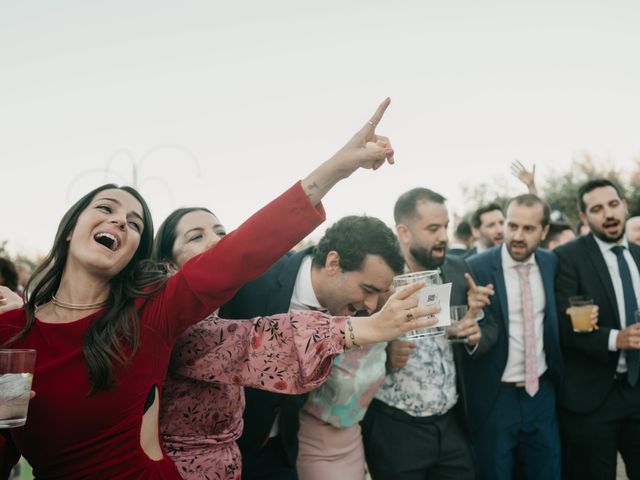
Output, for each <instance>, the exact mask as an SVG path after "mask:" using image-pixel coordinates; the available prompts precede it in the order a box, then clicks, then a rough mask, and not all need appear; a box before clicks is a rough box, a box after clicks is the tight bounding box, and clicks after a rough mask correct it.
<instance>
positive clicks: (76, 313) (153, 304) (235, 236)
mask: <svg viewBox="0 0 640 480" xmlns="http://www.w3.org/2000/svg"><path fill="white" fill-rule="evenodd" d="M388 103H389V101H388V100H386V101H385V102H383V104H382V105H381V106H380V107H379V108H378V110H377V111H376V113H375V114H374V116H373V117H372V118H371V120H370V122H368V123H367V124H366V125H365V126H364V127H363V128H362V129H361V130H360V131H359V132H358V133H356V134H355V135H354V137H353V138H352V139H351V140H350V141H349V142H348V143H347V144H346V145H345V146H344V147H343V148H342V149H340V150H339V151H338V152H337V153H336V154H335V155H334V156H333V157H331V158H330V159H329V160H327V161H326V162H324V163H323V164H322V165H321V166H320V167H318V168H317V169H316V170H314V172H312V173H311V174H310V175H309V176H308V177H307V178H305V180H303V181H302V182H298V183H296V184H295V185H294V186H293V187H291V188H290V189H289V190H288V191H286V192H285V193H284V194H283V195H281V196H280V197H278V198H277V199H276V200H274V201H273V202H271V203H270V204H269V205H267V206H266V207H264V208H263V209H262V210H260V211H259V212H257V213H256V214H254V215H253V216H252V217H251V218H250V219H249V220H247V221H246V222H245V223H244V224H242V225H241V226H240V227H239V228H238V229H237V230H236V231H234V232H232V233H230V234H229V235H227V236H226V237H225V238H224V239H223V240H221V241H220V242H219V244H218V245H217V246H216V248H212V249H209V250H207V251H206V252H204V253H203V254H202V255H199V256H198V257H197V258H194V259H192V260H191V261H189V262H187V263H186V264H185V265H184V266H183V268H182V269H180V271H179V272H177V273H176V274H174V275H172V276H171V277H169V278H167V277H166V276H165V275H164V273H163V272H164V269H160V268H158V267H157V266H156V265H155V264H153V263H151V262H150V261H149V260H148V259H149V257H150V255H151V249H152V241H153V225H152V221H151V216H150V213H149V210H148V208H147V205H146V203H145V201H144V199H143V198H142V197H141V196H140V195H139V194H138V193H137V192H136V191H135V190H134V189H132V188H130V187H116V186H115V185H104V186H102V187H99V188H97V189H95V190H93V191H92V192H89V193H88V194H87V195H85V196H84V197H83V198H81V199H80V200H79V201H78V202H76V203H75V204H74V205H73V206H72V207H71V208H70V209H69V210H68V212H67V213H66V214H65V215H64V217H63V218H62V221H61V222H60V225H59V227H58V231H57V233H56V237H55V240H54V244H53V247H52V250H51V252H50V253H49V254H48V256H47V257H46V258H45V259H44V261H43V263H42V264H41V265H40V267H39V268H38V271H37V272H35V275H34V277H35V278H38V281H37V283H36V284H35V286H33V288H30V292H31V295H30V297H29V300H28V302H27V304H26V305H25V306H24V307H23V308H20V309H17V310H13V311H10V312H7V313H4V314H2V315H0V345H2V346H3V347H11V348H34V349H36V350H37V351H38V357H37V361H36V366H35V373H34V380H33V389H34V390H35V391H36V393H37V395H36V396H35V398H34V399H33V400H32V401H31V403H30V406H29V418H28V420H27V423H26V425H25V426H24V427H20V428H16V429H13V430H12V431H11V437H12V440H13V442H14V443H15V445H16V446H17V449H18V450H19V452H20V453H21V454H22V455H24V456H25V458H26V459H27V461H28V462H29V463H30V464H31V466H32V467H33V472H34V476H35V477H36V478H40V477H42V478H50V479H66V480H70V479H79V478H92V479H121V478H136V479H161V478H162V479H179V478H180V475H179V473H178V471H177V469H176V467H175V465H174V464H173V462H172V461H171V460H170V459H169V457H167V456H166V455H165V454H164V451H163V450H162V448H161V446H160V439H159V433H158V412H159V400H158V394H159V390H161V388H162V382H163V380H164V377H165V374H166V371H167V365H168V362H169V356H170V353H171V347H172V345H173V343H174V341H175V339H176V338H177V337H178V336H179V335H180V334H181V333H182V332H183V331H184V330H185V329H186V328H188V327H189V326H190V325H192V324H193V323H195V322H197V321H198V320H200V319H202V318H205V317H206V316H207V315H208V314H210V313H211V312H213V311H214V310H215V309H216V308H217V307H218V306H219V305H221V304H222V303H224V302H225V301H227V300H228V299H229V298H230V297H231V296H232V295H233V294H234V293H235V291H236V290H237V289H238V288H239V287H240V286H241V285H243V284H244V283H245V282H247V281H249V280H251V279H253V278H255V277H257V276H258V275H260V274H261V273H262V272H264V271H265V270H266V269H267V268H268V267H269V265H270V264H271V263H273V262H274V261H275V260H276V259H277V258H279V257H280V256H282V255H283V254H284V253H285V252H286V251H288V250H289V249H290V248H291V247H292V246H293V245H295V244H296V243H297V242H298V241H300V240H301V239H302V238H304V236H306V234H308V233H309V232H310V231H311V230H313V229H314V228H315V227H316V226H317V225H318V224H319V223H320V222H321V221H322V220H323V217H324V215H323V210H322V207H321V206H320V205H319V202H320V200H321V198H322V197H323V196H324V194H326V193H327V192H328V191H329V190H330V189H331V187H333V186H334V185H335V184H336V183H337V182H338V181H339V180H341V179H343V178H346V177H347V176H349V175H350V174H351V173H353V172H354V171H355V170H356V169H358V168H373V169H376V168H378V167H379V166H381V165H382V164H383V163H384V162H385V160H389V161H390V162H392V161H393V151H392V150H391V148H390V145H389V143H388V140H387V139H386V138H384V137H378V136H376V135H375V132H374V128H375V125H376V124H377V123H378V122H379V121H380V119H381V118H382V115H383V113H384V110H385V109H386V107H387V106H388ZM147 398H153V401H152V402H150V403H149V404H147V403H146V400H147Z"/></svg>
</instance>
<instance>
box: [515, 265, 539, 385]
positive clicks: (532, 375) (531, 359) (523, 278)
mask: <svg viewBox="0 0 640 480" xmlns="http://www.w3.org/2000/svg"><path fill="white" fill-rule="evenodd" d="M530 270H531V264H530V263H527V264H525V265H517V266H516V271H517V272H518V276H519V277H520V294H521V296H522V320H523V323H524V389H525V390H526V392H527V393H528V394H529V396H531V397H533V396H534V395H535V394H536V393H537V392H538V389H539V388H540V385H539V382H538V356H537V353H538V352H537V349H536V325H535V318H534V314H533V294H532V293H531V283H530V282H529V271H530Z"/></svg>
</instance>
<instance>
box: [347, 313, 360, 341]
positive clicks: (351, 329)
mask: <svg viewBox="0 0 640 480" xmlns="http://www.w3.org/2000/svg"><path fill="white" fill-rule="evenodd" d="M347 328H348V329H349V337H350V338H351V344H352V345H353V346H354V347H360V345H358V343H357V342H356V336H355V335H354V333H353V324H352V323H351V317H347Z"/></svg>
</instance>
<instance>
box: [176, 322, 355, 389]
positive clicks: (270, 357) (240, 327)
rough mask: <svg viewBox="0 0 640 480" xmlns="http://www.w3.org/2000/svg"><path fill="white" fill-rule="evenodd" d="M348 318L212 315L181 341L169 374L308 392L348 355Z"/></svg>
mask: <svg viewBox="0 0 640 480" xmlns="http://www.w3.org/2000/svg"><path fill="white" fill-rule="evenodd" d="M345 322H346V317H330V316H328V315H325V314H323V313H320V312H313V311H302V310H291V311H290V312H289V313H285V314H279V315H272V316H270V317H259V318H254V319H253V320H224V319H221V318H218V317H215V316H212V317H210V318H208V319H206V320H203V321H201V322H199V323H197V324H196V325H194V326H193V327H191V328H189V329H188V330H187V331H186V332H185V333H184V335H182V336H181V337H180V338H178V340H177V342H176V345H175V347H174V350H173V356H172V359H171V364H170V366H169V371H170V373H171V374H172V375H174V376H181V377H185V378H189V379H192V380H198V381H204V382H217V383H225V384H236V385H244V386H248V387H254V388H259V389H261V390H269V391H274V392H280V393H296V394H297V393H304V392H308V391H309V390H312V389H314V388H316V387H318V386H319V385H321V384H322V383H323V382H324V381H325V380H326V378H327V376H328V375H329V373H330V372H331V368H332V365H333V358H334V357H335V356H336V355H338V354H340V353H342V352H344V348H345V343H344V325H345Z"/></svg>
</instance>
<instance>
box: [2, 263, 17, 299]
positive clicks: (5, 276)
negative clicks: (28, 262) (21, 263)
mask: <svg viewBox="0 0 640 480" xmlns="http://www.w3.org/2000/svg"><path fill="white" fill-rule="evenodd" d="M0 277H2V283H0V285H4V286H5V287H7V288H8V289H9V290H11V291H12V292H15V291H16V290H17V289H18V271H17V270H16V266H15V264H14V263H13V262H12V261H11V260H9V259H8V258H2V257H0Z"/></svg>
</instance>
